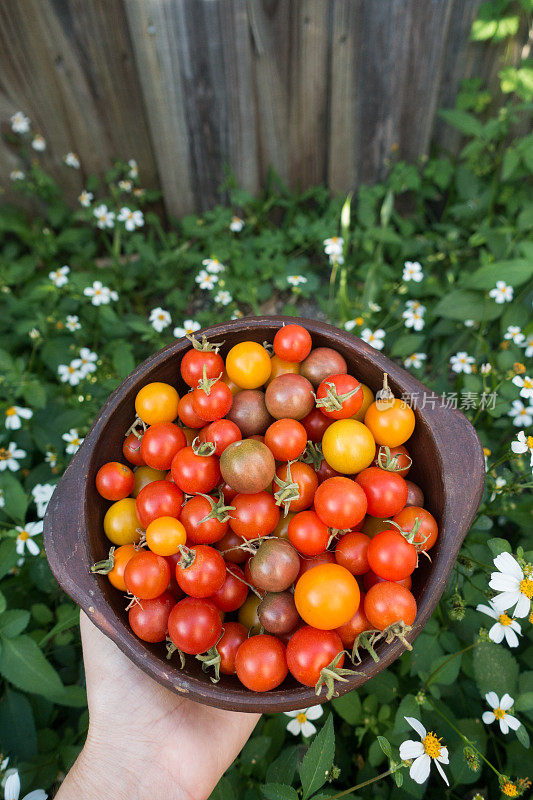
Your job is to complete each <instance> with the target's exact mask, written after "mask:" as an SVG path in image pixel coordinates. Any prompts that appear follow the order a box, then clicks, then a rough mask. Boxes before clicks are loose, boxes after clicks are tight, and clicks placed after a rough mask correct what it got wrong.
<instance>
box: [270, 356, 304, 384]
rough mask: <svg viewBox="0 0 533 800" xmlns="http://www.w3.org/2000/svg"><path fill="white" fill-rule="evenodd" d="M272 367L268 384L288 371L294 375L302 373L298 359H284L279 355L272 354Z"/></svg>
mask: <svg viewBox="0 0 533 800" xmlns="http://www.w3.org/2000/svg"><path fill="white" fill-rule="evenodd" d="M270 367H271V369H270V378H269V379H268V381H267V382H266V385H267V386H268V385H269V384H270V383H272V381H273V380H274V378H278V377H279V376H280V375H287V374H288V373H291V374H292V375H299V374H300V364H299V363H298V362H297V361H284V360H283V359H282V358H280V357H279V356H272V358H271V359H270Z"/></svg>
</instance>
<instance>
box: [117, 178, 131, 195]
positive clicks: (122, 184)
mask: <svg viewBox="0 0 533 800" xmlns="http://www.w3.org/2000/svg"><path fill="white" fill-rule="evenodd" d="M118 188H119V189H120V191H121V192H127V193H128V194H129V193H130V192H131V190H132V189H133V183H132V182H131V181H130V180H126V181H119V182H118Z"/></svg>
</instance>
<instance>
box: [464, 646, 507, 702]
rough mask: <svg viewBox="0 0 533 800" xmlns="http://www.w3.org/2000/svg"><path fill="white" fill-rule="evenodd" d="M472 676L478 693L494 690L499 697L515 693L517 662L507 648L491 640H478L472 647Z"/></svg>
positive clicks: (482, 693)
mask: <svg viewBox="0 0 533 800" xmlns="http://www.w3.org/2000/svg"><path fill="white" fill-rule="evenodd" d="M473 662H474V677H475V680H476V684H477V687H478V689H479V692H480V694H481V695H482V696H483V697H484V696H485V695H486V694H487V692H496V694H497V695H498V697H501V695H502V694H505V692H509V694H510V695H511V697H514V695H515V689H516V685H517V680H518V663H517V662H516V660H515V659H514V658H513V656H512V655H511V654H510V652H509V651H508V650H506V649H505V648H504V647H502V646H501V645H498V644H493V643H492V642H480V644H478V645H477V647H475V648H474V655H473Z"/></svg>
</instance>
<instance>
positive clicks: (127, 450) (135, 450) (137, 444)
mask: <svg viewBox="0 0 533 800" xmlns="http://www.w3.org/2000/svg"><path fill="white" fill-rule="evenodd" d="M122 452H123V454H124V458H125V459H127V460H128V461H129V462H130V464H133V465H134V466H135V467H142V466H143V464H144V461H143V457H142V455H141V440H140V438H139V437H138V436H135V434H134V433H128V435H127V436H126V438H125V439H124V444H123V445H122Z"/></svg>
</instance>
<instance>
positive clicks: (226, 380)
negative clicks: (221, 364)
mask: <svg viewBox="0 0 533 800" xmlns="http://www.w3.org/2000/svg"><path fill="white" fill-rule="evenodd" d="M220 380H221V381H224V383H225V384H226V386H229V390H230V392H231V393H232V395H233V397H236V396H237V395H238V394H240V392H242V391H243V390H242V389H241V387H240V386H237V384H236V383H233V381H230V379H229V378H228V374H227V372H226V370H225V369H224V374H223V375H222V377H221V379H220Z"/></svg>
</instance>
